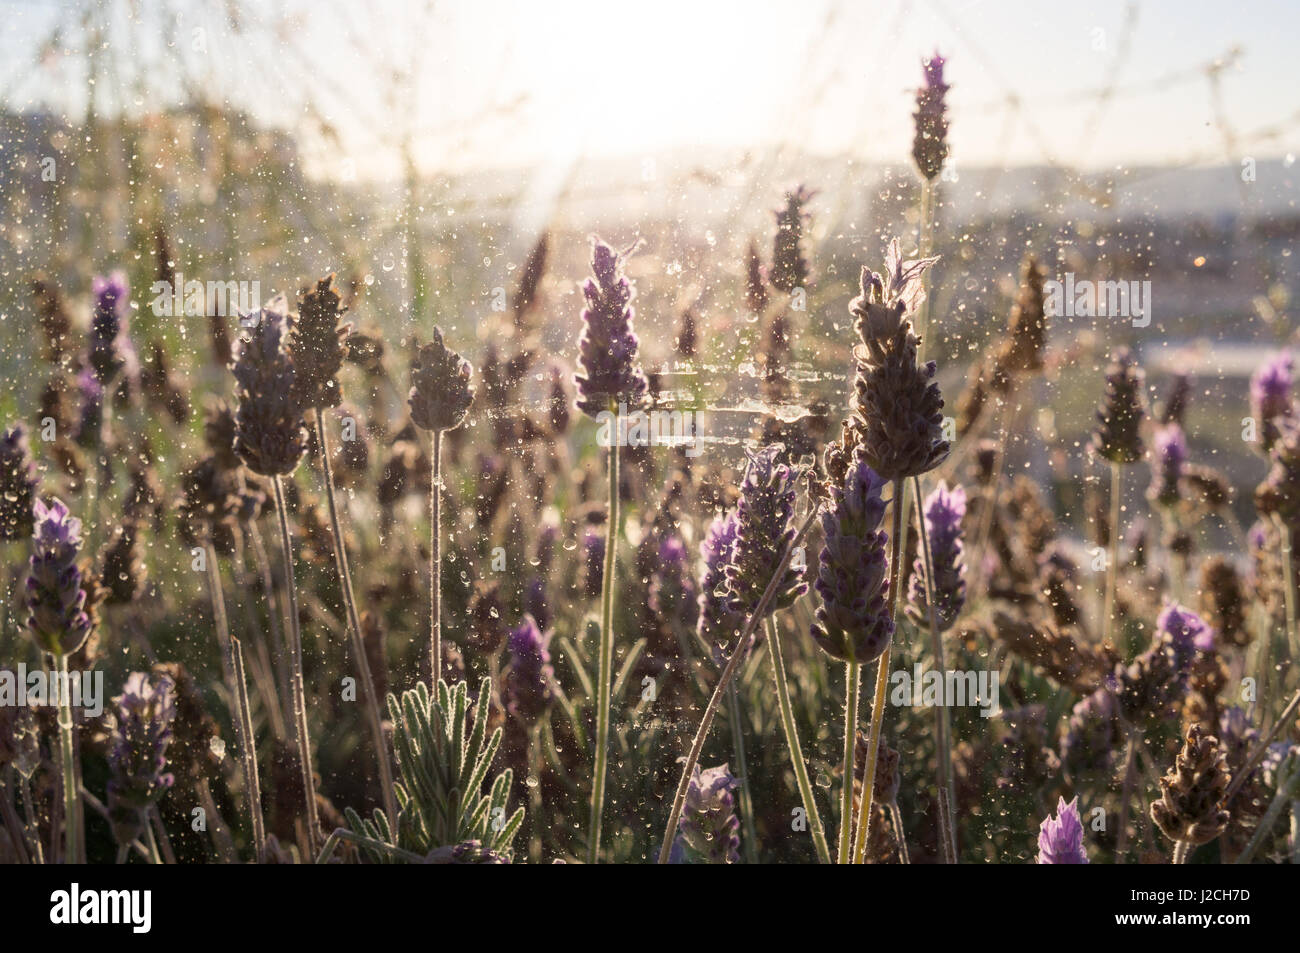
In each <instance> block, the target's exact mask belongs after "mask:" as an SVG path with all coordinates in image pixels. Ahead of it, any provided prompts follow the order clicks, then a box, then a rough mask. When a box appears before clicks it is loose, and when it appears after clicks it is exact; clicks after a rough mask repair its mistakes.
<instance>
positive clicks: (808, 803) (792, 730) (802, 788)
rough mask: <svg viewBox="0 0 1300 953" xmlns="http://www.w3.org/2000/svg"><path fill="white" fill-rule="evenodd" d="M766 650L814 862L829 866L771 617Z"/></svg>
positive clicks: (822, 829) (778, 634)
mask: <svg viewBox="0 0 1300 953" xmlns="http://www.w3.org/2000/svg"><path fill="white" fill-rule="evenodd" d="M767 650H768V653H769V654H770V656H771V659H772V681H773V684H774V685H775V687H776V702H777V707H778V708H779V709H780V712H781V727H782V729H783V730H784V731H785V743H786V747H787V748H788V749H789V751H790V763H791V765H792V766H793V767H794V777H795V781H796V782H797V783H798V785H799V797H800V799H801V800H802V801H803V809H804V813H805V814H807V815H808V829H809V830H810V831H812V837H813V846H814V847H815V848H816V849H817V859H818V860H819V861H821V862H822V863H823V864H829V863H831V851H830V847H829V846H828V845H827V843H826V830H825V828H823V827H822V817H821V812H820V811H818V810H817V801H816V799H815V798H814V797H813V788H812V784H811V783H810V782H809V779H808V765H807V763H806V762H805V761H804V757H803V746H802V745H800V744H799V729H798V727H797V726H796V725H795V721H794V708H793V706H792V705H791V704H790V685H789V683H788V682H787V681H786V674H785V653H784V651H783V650H782V648H781V631H780V626H778V625H777V624H776V620H775V619H771V618H769V619H768V620H767ZM850 787H851V785H850Z"/></svg>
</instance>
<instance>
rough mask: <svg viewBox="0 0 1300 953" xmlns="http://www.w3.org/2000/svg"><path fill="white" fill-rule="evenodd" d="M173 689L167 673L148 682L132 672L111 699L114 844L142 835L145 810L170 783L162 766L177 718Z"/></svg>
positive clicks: (110, 801) (110, 784) (110, 790)
mask: <svg viewBox="0 0 1300 953" xmlns="http://www.w3.org/2000/svg"><path fill="white" fill-rule="evenodd" d="M173 688H174V686H173V684H172V680H171V679H170V678H168V677H167V676H166V675H163V676H161V677H160V678H159V679H158V680H157V681H156V682H153V683H150V681H149V678H148V676H146V675H145V673H144V672H132V673H131V674H130V675H129V676H128V677H127V680H126V685H125V686H124V687H123V690H122V694H121V695H120V696H119V697H117V698H115V699H114V702H115V710H114V711H113V713H112V716H111V722H110V729H111V735H110V747H109V752H108V769H109V781H108V812H109V817H110V819H111V821H112V825H113V836H114V838H116V840H117V842H118V843H119V844H130V843H131V842H132V841H133V840H135V839H136V838H137V837H139V836H140V835H141V834H143V833H144V829H145V825H146V823H147V821H146V820H145V812H146V811H147V810H148V809H149V808H150V807H152V806H153V805H154V804H156V803H157V802H158V801H159V800H160V799H161V798H162V796H163V795H164V794H165V793H166V792H167V789H168V788H170V787H171V786H172V781H173V778H172V776H171V775H170V774H167V773H165V772H164V771H163V769H164V768H165V767H166V766H167V745H168V744H169V743H170V742H171V740H172V722H174V721H175V720H176V697H175V692H174V691H173Z"/></svg>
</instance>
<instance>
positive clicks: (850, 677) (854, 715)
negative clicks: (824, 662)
mask: <svg viewBox="0 0 1300 953" xmlns="http://www.w3.org/2000/svg"><path fill="white" fill-rule="evenodd" d="M861 694H862V666H861V665H859V664H858V663H857V662H849V663H848V665H847V667H846V668H845V670H844V783H843V784H842V785H840V853H839V863H841V864H851V863H852V862H853V857H852V854H851V851H852V850H853V756H854V754H855V753H856V752H857V740H858V696H859V695H861ZM875 722H876V719H875V715H874V713H873V715H872V719H871V723H872V725H873V726H874V725H875ZM870 787H871V778H870V777H869V776H866V775H864V776H863V778H862V800H863V801H865V800H866V799H867V790H868V789H869V788H870Z"/></svg>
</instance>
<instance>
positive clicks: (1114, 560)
mask: <svg viewBox="0 0 1300 953" xmlns="http://www.w3.org/2000/svg"><path fill="white" fill-rule="evenodd" d="M1122 488H1123V478H1122V476H1121V471H1120V468H1119V464H1118V463H1112V464H1111V465H1110V537H1109V540H1108V542H1109V544H1110V554H1109V556H1108V558H1107V560H1106V602H1105V608H1104V609H1103V610H1102V620H1101V625H1102V644H1103V645H1104V644H1105V643H1107V642H1109V641H1110V640H1111V629H1112V626H1113V621H1114V615H1115V584H1116V582H1117V580H1118V578H1119V498H1120V491H1121V490H1122ZM1121 834H1122V832H1121Z"/></svg>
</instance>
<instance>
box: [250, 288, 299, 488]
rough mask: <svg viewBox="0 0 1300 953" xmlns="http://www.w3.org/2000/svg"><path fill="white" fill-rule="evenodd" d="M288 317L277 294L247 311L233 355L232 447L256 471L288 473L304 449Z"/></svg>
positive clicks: (269, 473) (286, 307)
mask: <svg viewBox="0 0 1300 953" xmlns="http://www.w3.org/2000/svg"><path fill="white" fill-rule="evenodd" d="M291 321H292V319H291V318H290V317H289V314H288V305H287V304H286V303H285V300H284V298H283V297H282V296H277V297H276V298H275V299H273V300H272V301H270V302H268V303H267V304H266V305H264V306H263V307H262V309H261V310H260V311H257V312H254V313H253V314H250V315H247V316H245V317H244V318H243V319H242V321H241V323H243V325H244V327H246V328H247V329H248V330H247V332H246V334H245V336H244V338H243V340H242V341H241V343H240V348H239V356H238V357H237V358H236V359H235V365H234V372H235V396H236V397H237V398H238V399H239V408H238V410H237V411H236V413H235V452H236V453H238V454H239V456H240V457H241V458H242V459H243V461H244V463H245V465H246V466H247V467H248V468H249V469H250V470H252V471H253V472H254V473H260V474H261V475H262V476H268V477H273V476H281V475H283V474H287V473H292V472H293V471H294V470H295V469H296V468H297V466H298V462H299V461H300V460H301V459H302V455H303V453H305V452H306V450H307V432H306V430H305V429H304V428H303V424H302V411H303V408H302V407H301V406H300V405H299V403H298V399H297V396H296V387H295V382H294V381H295V374H294V364H293V358H292V357H291V356H290V355H289V352H288V350H287V344H288V340H287V339H288V334H289V330H290V324H291Z"/></svg>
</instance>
